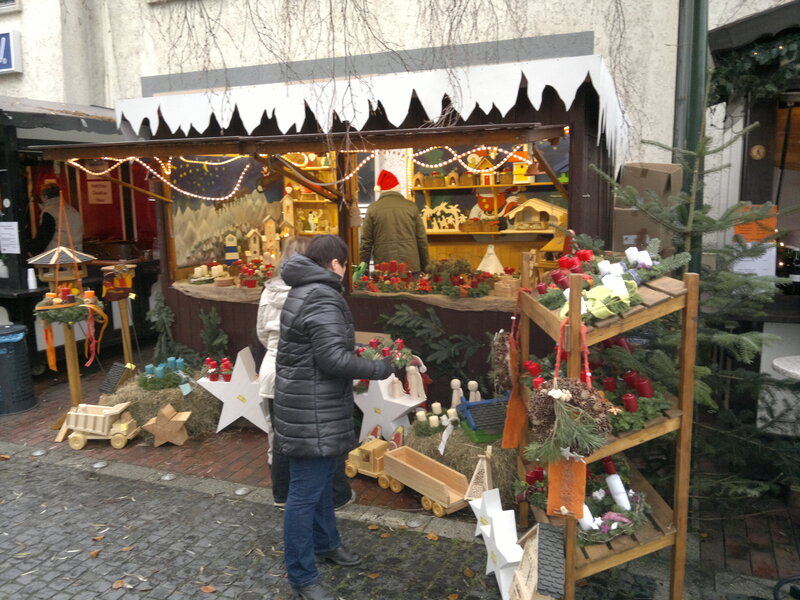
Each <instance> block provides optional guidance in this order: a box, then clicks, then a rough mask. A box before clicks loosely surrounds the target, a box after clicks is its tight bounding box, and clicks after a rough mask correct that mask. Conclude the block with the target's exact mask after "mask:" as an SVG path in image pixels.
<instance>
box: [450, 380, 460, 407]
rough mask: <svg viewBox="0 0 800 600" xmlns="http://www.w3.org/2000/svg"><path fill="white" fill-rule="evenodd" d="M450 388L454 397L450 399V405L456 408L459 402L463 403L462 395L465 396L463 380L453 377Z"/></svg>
mask: <svg viewBox="0 0 800 600" xmlns="http://www.w3.org/2000/svg"><path fill="white" fill-rule="evenodd" d="M450 389H451V390H453V391H452V397H451V400H450V407H451V408H456V407H457V406H458V405H459V404H461V397H462V396H463V393H462V392H461V380H460V379H451V380H450Z"/></svg>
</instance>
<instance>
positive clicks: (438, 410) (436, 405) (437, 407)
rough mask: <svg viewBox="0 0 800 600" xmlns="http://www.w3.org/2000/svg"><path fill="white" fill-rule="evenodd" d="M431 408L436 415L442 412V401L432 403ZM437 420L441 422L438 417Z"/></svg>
mask: <svg viewBox="0 0 800 600" xmlns="http://www.w3.org/2000/svg"><path fill="white" fill-rule="evenodd" d="M431 410H432V411H433V414H435V415H440V414H442V404H441V403H440V402H434V403H433V404H431ZM436 422H437V423H438V422H439V421H438V419H437V421H436Z"/></svg>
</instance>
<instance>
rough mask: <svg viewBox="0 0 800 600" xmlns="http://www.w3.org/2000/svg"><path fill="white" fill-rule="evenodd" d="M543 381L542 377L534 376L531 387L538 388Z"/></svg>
mask: <svg viewBox="0 0 800 600" xmlns="http://www.w3.org/2000/svg"><path fill="white" fill-rule="evenodd" d="M543 383H544V377H534V378H533V389H535V390H538V389H539V386H540V385H542V384H543Z"/></svg>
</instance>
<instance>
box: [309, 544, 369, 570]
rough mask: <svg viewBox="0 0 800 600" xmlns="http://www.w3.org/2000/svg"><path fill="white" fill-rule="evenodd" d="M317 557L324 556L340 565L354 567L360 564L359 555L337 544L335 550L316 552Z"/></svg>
mask: <svg viewBox="0 0 800 600" xmlns="http://www.w3.org/2000/svg"><path fill="white" fill-rule="evenodd" d="M317 557H318V558H324V559H325V560H329V561H331V562H332V563H335V564H337V565H339V566H340V567H355V566H356V565H360V564H361V557H360V556H359V555H358V554H356V553H355V552H350V551H349V550H347V549H345V547H344V546H339V547H338V548H336V550H331V551H330V552H320V553H319V554H317Z"/></svg>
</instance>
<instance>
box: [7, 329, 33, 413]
mask: <svg viewBox="0 0 800 600" xmlns="http://www.w3.org/2000/svg"><path fill="white" fill-rule="evenodd" d="M26 331H27V328H26V327H25V325H0V373H2V376H0V415H11V414H14V413H19V412H23V411H26V410H28V409H31V408H33V407H34V406H36V395H35V394H34V393H33V381H32V380H31V368H30V364H28V348H27V345H26V344H25V333H26Z"/></svg>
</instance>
